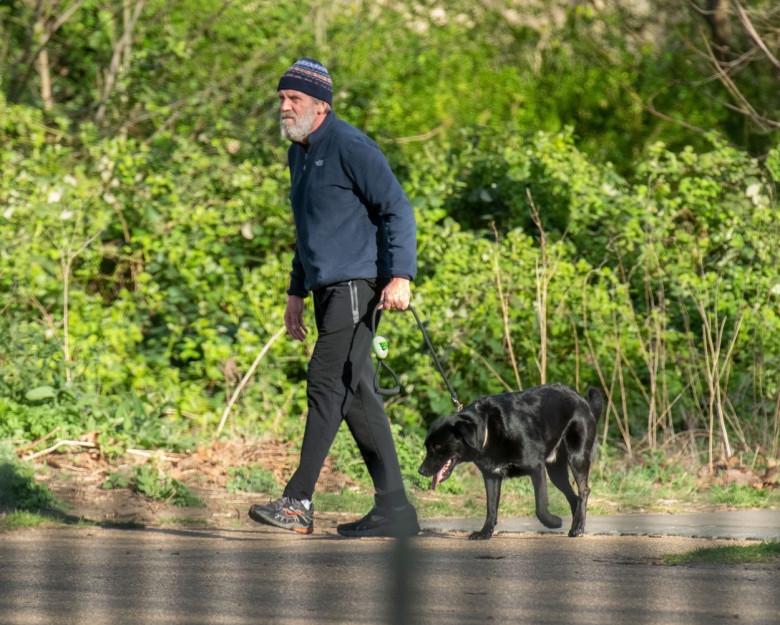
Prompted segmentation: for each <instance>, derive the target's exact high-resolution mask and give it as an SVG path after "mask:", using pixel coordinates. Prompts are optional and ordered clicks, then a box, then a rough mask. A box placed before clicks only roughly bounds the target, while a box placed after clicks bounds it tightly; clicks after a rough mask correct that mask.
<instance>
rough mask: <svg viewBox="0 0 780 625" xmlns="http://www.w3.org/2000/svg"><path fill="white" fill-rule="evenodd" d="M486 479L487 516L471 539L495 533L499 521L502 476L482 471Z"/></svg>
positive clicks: (486, 536) (471, 535)
mask: <svg viewBox="0 0 780 625" xmlns="http://www.w3.org/2000/svg"><path fill="white" fill-rule="evenodd" d="M482 477H483V478H484V480H485V495H486V498H487V516H486V517H485V525H483V526H482V529H481V530H479V531H478V532H473V533H471V534H470V535H469V540H487V539H488V538H490V537H491V536H492V535H493V530H494V529H495V528H496V523H497V521H498V502H499V500H500V499H501V479H502V478H501V476H500V475H494V474H492V473H482Z"/></svg>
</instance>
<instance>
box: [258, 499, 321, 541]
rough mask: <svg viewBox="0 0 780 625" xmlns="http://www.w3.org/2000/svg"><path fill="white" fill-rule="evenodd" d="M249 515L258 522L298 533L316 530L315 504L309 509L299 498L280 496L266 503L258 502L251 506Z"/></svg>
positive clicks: (308, 532)
mask: <svg viewBox="0 0 780 625" xmlns="http://www.w3.org/2000/svg"><path fill="white" fill-rule="evenodd" d="M249 517H250V518H251V519H252V520H253V521H257V522H258V523H265V524H266V525H273V526H274V527H281V528H282V529H285V530H292V531H293V532H297V533H298V534H311V533H312V532H313V531H314V504H310V506H309V508H308V509H307V508H306V506H304V505H303V503H301V502H300V501H298V500H297V499H293V498H292V497H280V498H279V499H277V500H276V501H271V502H270V503H267V504H265V505H259V504H256V505H254V506H252V507H251V508H249Z"/></svg>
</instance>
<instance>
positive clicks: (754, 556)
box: [663, 542, 780, 565]
mask: <svg viewBox="0 0 780 625" xmlns="http://www.w3.org/2000/svg"><path fill="white" fill-rule="evenodd" d="M663 561H664V564H670V565H681V564H757V563H766V562H778V561H780V542H762V543H758V544H755V545H745V546H742V545H727V546H725V547H704V548H701V549H694V550H693V551H688V552H686V553H679V554H672V555H668V556H666V557H665V558H664V560H663Z"/></svg>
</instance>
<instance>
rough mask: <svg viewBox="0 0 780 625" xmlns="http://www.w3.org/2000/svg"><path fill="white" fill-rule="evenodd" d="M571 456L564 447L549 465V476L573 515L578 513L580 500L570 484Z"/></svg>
mask: <svg viewBox="0 0 780 625" xmlns="http://www.w3.org/2000/svg"><path fill="white" fill-rule="evenodd" d="M568 466H569V454H568V453H567V451H566V448H565V447H564V446H561V448H560V449H559V450H558V454H557V456H556V458H555V461H554V462H552V463H550V464H548V465H547V475H549V476H550V481H551V482H552V483H553V484H555V486H557V487H558V490H560V491H561V492H562V493H563V494H564V496H565V497H566V501H568V502H569V507H570V508H571V515H572V517H574V514H575V513H576V512H577V505H578V504H579V502H580V498H579V497H577V495H576V494H575V493H574V489H573V488H572V487H571V482H569V469H568Z"/></svg>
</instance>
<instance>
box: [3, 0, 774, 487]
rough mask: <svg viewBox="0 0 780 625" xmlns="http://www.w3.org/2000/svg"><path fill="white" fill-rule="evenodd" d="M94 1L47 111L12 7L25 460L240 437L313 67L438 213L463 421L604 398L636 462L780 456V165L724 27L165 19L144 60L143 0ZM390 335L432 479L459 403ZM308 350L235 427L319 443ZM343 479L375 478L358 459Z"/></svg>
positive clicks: (458, 7)
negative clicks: (668, 454)
mask: <svg viewBox="0 0 780 625" xmlns="http://www.w3.org/2000/svg"><path fill="white" fill-rule="evenodd" d="M66 4H68V6H70V7H72V8H74V9H75V11H74V12H73V13H72V14H70V15H69V17H68V19H67V20H65V22H64V23H62V24H60V28H59V30H58V31H57V32H56V33H52V37H51V39H50V40H49V41H48V42H47V44H46V49H47V52H48V56H49V62H50V77H51V78H52V83H53V84H52V86H53V89H52V93H51V102H48V101H44V94H43V90H42V89H41V87H42V84H41V75H42V69H41V68H40V66H39V65H37V64H35V63H31V62H30V59H32V58H34V55H32V56H31V54H32V53H33V52H36V50H37V46H38V45H40V44H39V42H36V40H35V39H36V37H35V36H32V37H31V33H32V34H34V33H35V32H36V30H35V23H34V22H35V19H36V14H35V12H34V11H33V9H32V8H31V6H30V5H28V4H25V3H18V2H17V3H10V4H9V3H6V5H4V6H3V7H0V35H2V39H3V41H7V42H8V45H7V46H5V47H2V49H0V170H2V172H3V176H2V178H0V311H1V312H2V314H1V315H0V345H2V349H0V438H8V439H12V440H15V441H22V440H34V439H36V438H39V437H42V436H46V435H48V434H50V433H52V432H56V433H57V434H58V435H59V436H63V437H66V436H67V437H77V436H79V435H81V434H83V433H85V432H97V433H98V437H99V439H98V440H99V442H100V444H101V449H102V450H103V451H104V453H107V454H109V455H117V454H119V453H121V451H122V450H123V449H125V448H127V447H129V446H131V445H138V446H143V447H154V446H165V447H168V448H173V449H181V450H183V449H187V448H191V447H192V446H194V443H195V442H196V441H197V440H199V439H202V438H203V437H204V436H210V435H211V434H212V433H213V431H214V429H215V427H216V424H217V423H218V420H219V417H220V415H221V413H222V410H223V409H224V406H225V403H226V401H227V399H228V398H229V397H230V394H231V393H232V391H233V390H234V389H235V387H236V384H237V383H238V380H239V379H240V376H241V375H242V374H243V373H245V372H246V371H247V370H248V368H249V366H250V365H251V363H252V361H253V360H254V358H255V357H256V355H257V353H258V351H259V350H260V349H261V348H262V346H263V345H264V344H265V343H266V341H268V339H269V338H270V337H271V336H273V334H274V333H275V332H276V330H277V329H278V328H279V327H280V326H281V324H282V319H283V311H284V290H285V287H286V284H287V280H288V278H287V276H288V272H289V265H290V257H291V254H292V250H293V246H294V238H295V237H294V228H293V225H292V220H291V217H290V211H289V201H288V197H287V195H288V189H289V181H288V174H287V171H286V163H285V158H284V148H285V146H284V144H283V143H282V142H281V141H279V140H278V139H277V137H278V127H277V126H278V123H277V119H276V111H275V106H276V105H275V87H276V81H277V80H278V77H279V75H280V74H281V72H282V71H283V70H284V69H285V68H286V67H287V66H288V65H289V64H290V63H291V62H292V61H293V60H294V59H295V58H297V57H299V56H302V55H311V56H315V57H318V58H320V59H322V60H323V61H324V62H325V63H326V64H327V65H328V67H329V68H330V70H331V72H332V74H333V76H334V81H335V100H334V102H335V106H336V111H337V112H338V114H339V115H341V116H342V117H344V118H345V119H346V120H348V121H350V122H352V123H355V124H356V125H358V126H360V127H361V128H363V129H365V130H366V131H367V132H369V134H371V135H372V136H373V137H375V138H376V139H377V140H378V142H379V143H380V145H381V146H382V147H383V149H384V150H385V151H386V152H387V154H388V156H389V159H390V161H391V164H392V166H393V168H394V170H395V171H396V172H397V174H398V176H399V178H400V179H401V182H402V184H403V185H404V188H405V189H406V191H407V194H408V196H409V197H410V199H411V201H412V203H413V205H414V207H415V212H416V217H417V223H418V243H419V245H418V248H419V272H418V276H417V279H416V281H415V285H414V303H415V305H416V307H417V309H418V310H419V311H420V312H421V314H422V315H423V317H424V318H425V321H426V323H427V326H428V330H429V331H430V334H431V337H432V340H433V342H434V345H435V346H436V348H437V351H438V352H439V355H440V357H441V359H442V362H443V363H444V366H445V368H446V370H447V374H448V376H449V377H450V379H451V381H452V383H453V384H454V386H455V388H456V389H457V391H458V395H459V396H460V398H461V399H463V400H467V401H468V400H471V399H473V398H476V397H478V396H480V395H484V394H488V393H495V392H499V391H502V390H506V389H510V388H511V389H514V388H520V387H523V388H525V387H528V386H530V385H533V384H537V383H539V382H540V381H542V380H555V381H563V382H567V383H569V384H572V385H574V386H576V387H577V388H579V389H580V390H584V389H585V388H586V387H587V386H588V385H591V384H592V385H596V386H599V387H601V388H602V389H603V390H605V391H606V392H607V394H608V395H609V399H610V402H608V407H607V411H606V413H605V415H604V417H603V418H604V421H603V422H602V425H603V427H604V435H605V437H606V441H607V442H608V443H609V444H610V445H614V446H620V447H621V448H622V449H623V450H625V451H629V450H630V449H631V446H632V444H636V442H637V441H640V440H643V439H644V440H645V441H646V442H647V444H648V446H649V447H650V448H651V449H652V448H655V446H656V445H657V442H658V440H657V439H665V438H668V439H670V440H673V439H674V438H675V437H676V436H677V435H678V434H679V433H680V432H681V431H683V430H686V431H690V432H692V433H698V432H700V431H704V432H706V434H707V435H708V436H709V437H710V438H711V439H712V451H711V452H710V450H709V449H708V447H709V446H710V445H709V444H710V440H706V441H705V440H702V439H699V440H698V442H697V444H698V445H699V451H703V450H705V449H706V453H708V454H709V453H712V454H717V453H719V449H720V448H723V447H724V445H725V440H724V438H725V437H724V435H723V433H724V432H725V433H726V434H727V435H728V436H729V437H730V438H731V442H732V444H733V446H735V447H738V448H739V449H742V450H744V449H756V447H758V448H760V449H761V450H763V451H765V452H766V453H767V454H769V455H772V454H774V455H775V456H776V455H777V454H778V453H779V452H780V441H779V440H778V435H779V432H778V425H777V423H778V421H777V419H778V417H777V411H776V398H777V394H778V392H779V391H780V377H778V371H780V366H779V365H780V315H779V314H778V306H777V304H778V301H777V299H778V297H780V274H778V267H779V266H780V263H778V262H777V261H778V258H777V251H776V244H775V241H777V239H778V234H780V233H779V232H778V230H777V229H778V223H780V220H778V217H779V216H780V215H778V212H779V211H780V206H779V205H778V196H777V184H778V182H780V143H779V142H778V134H777V131H776V130H772V126H771V125H769V126H767V125H764V126H761V124H760V123H759V124H757V123H754V122H749V121H747V120H746V118H745V116H744V115H742V114H740V113H738V112H735V111H734V110H732V109H733V107H731V108H730V107H728V106H724V103H723V98H724V92H723V87H722V85H720V84H719V83H718V82H717V81H712V80H702V77H708V76H709V75H710V74H711V72H712V69H711V68H710V67H709V66H708V65H707V61H706V59H704V60H702V58H704V57H702V58H700V56H701V55H696V54H695V53H692V52H691V50H690V42H691V41H692V39H693V35H694V34H696V36H697V37H698V30H699V27H700V26H701V19H702V18H701V16H700V15H698V14H697V13H696V12H694V11H691V12H689V13H686V12H683V11H680V10H679V6H678V5H677V4H676V3H671V2H661V3H659V4H658V6H657V7H656V8H655V9H654V10H653V11H647V10H644V9H641V8H640V7H633V6H632V7H628V6H627V5H626V6H624V5H623V4H619V5H614V6H613V5H609V6H605V7H603V8H597V7H593V6H589V5H583V4H581V3H579V4H571V3H569V4H567V3H555V2H548V3H541V4H540V5H538V6H537V5H533V6H530V5H528V6H526V4H524V3H521V2H510V3H507V5H506V7H503V8H502V9H500V10H499V9H498V8H497V7H498V4H500V3H498V4H497V3H474V2H470V1H468V0H453V1H452V2H448V3H444V4H442V3H437V2H433V0H431V1H428V0H425V1H423V2H405V1H403V2H393V3H385V2H380V3H372V2H361V1H352V0H350V1H347V2H338V3H330V4H322V3H314V2H309V1H308V0H305V1H304V2H302V3H297V4H295V5H288V4H285V3H281V4H280V3H259V4H258V3H224V2H221V1H220V0H198V1H197V2H190V3H170V2H162V1H161V0H154V1H149V2H147V3H145V5H144V12H143V13H142V15H141V16H140V17H139V20H138V22H137V23H136V24H135V27H134V30H133V32H132V37H131V39H132V42H133V45H132V47H131V48H128V49H126V50H119V49H118V48H117V47H116V46H117V45H119V42H121V41H123V40H124V38H123V37H122V36H121V35H122V33H124V31H125V28H127V27H128V24H127V22H126V21H125V20H126V17H125V15H124V12H123V11H122V10H120V9H119V7H118V5H115V4H114V3H112V2H108V3H105V2H96V1H94V0H86V1H85V2H82V3H80V4H78V6H76V5H75V4H69V3H66ZM629 4H630V3H629ZM494 5H495V7H496V8H494ZM53 6H54V5H52V4H51V3H48V4H47V3H44V5H42V6H41V7H40V8H41V10H42V11H44V13H46V11H49V10H50V9H51V7H53ZM64 6H65V5H63V7H62V9H63V11H64V10H65V9H64ZM768 7H769V4H768V3H767V2H765V1H763V0H762V1H761V2H758V3H755V4H754V6H751V7H750V10H751V11H754V12H758V13H753V15H760V12H761V11H763V10H765V9H766V10H768ZM767 14H768V13H767ZM38 17H40V18H41V20H42V25H43V26H47V25H51V24H54V23H56V18H57V17H58V16H57V15H48V14H45V15H39V16H38ZM755 24H756V26H757V27H758V28H763V27H765V26H766V23H765V22H763V21H760V20H758V19H756V20H755ZM302 25H303V26H305V27H304V28H301V26H302ZM293 34H294V36H293ZM746 45H747V42H746V40H745V39H744V37H743V36H742V35H735V41H734V46H735V47H734V50H737V49H740V50H741V49H743V48H744V47H745V46H746ZM118 52H122V54H119V55H118V56H117V57H114V53H118ZM754 56H755V55H754ZM758 56H761V57H762V58H763V56H762V55H758ZM112 58H121V59H122V62H121V63H119V67H118V68H117V67H116V66H114V67H115V69H118V71H117V73H116V75H115V76H114V78H115V80H114V81H113V83H111V84H109V82H110V81H109V79H108V76H109V74H111V67H112V66H111V59H112ZM747 59H749V56H748V55H745V60H746V63H747ZM756 62H757V59H750V64H749V65H750V70H751V71H749V72H745V73H741V74H740V75H739V76H738V75H737V72H735V73H734V76H733V78H734V80H735V81H737V82H738V86H739V88H740V90H741V93H743V95H745V97H746V98H748V100H749V101H750V102H752V103H754V104H755V106H756V107H757V110H760V111H761V112H762V114H765V115H768V116H770V117H772V116H774V117H775V118H776V117H777V115H776V114H777V113H778V110H777V98H776V93H777V88H776V87H777V84H776V82H775V78H774V77H775V75H776V72H774V70H773V68H771V67H768V65H769V64H768V63H765V64H761V65H758V64H756ZM773 72H774V73H773ZM746 75H749V76H750V80H746V79H745V76H746ZM109 87H110V88H109ZM670 120H678V121H679V122H681V123H673V122H671V121H670ZM702 129H706V131H704V130H702ZM756 155H759V157H760V158H756ZM535 210H538V219H535V216H534V211H535ZM493 226H495V230H494V229H493ZM540 226H541V227H542V228H543V231H544V236H542V232H541V231H540ZM543 244H544V245H543ZM499 285H500V287H501V291H502V294H503V299H502V297H501V296H500V295H499ZM542 286H544V287H545V288H546V304H545V303H544V302H540V301H539V297H540V293H541V287H542ZM504 307H506V311H504ZM307 314H308V315H311V310H308V311H307ZM504 315H506V317H504ZM313 325H314V324H313V322H312V321H311V320H309V326H310V327H312V326H313ZM382 332H383V334H385V335H386V336H388V337H390V340H391V344H392V346H393V349H392V356H391V358H392V366H393V368H394V369H395V370H396V371H397V372H399V374H400V376H401V382H402V385H403V387H404V395H403V396H402V397H401V398H398V399H397V400H393V401H392V402H390V403H389V404H388V413H389V416H390V418H391V420H392V422H393V427H394V435H395V438H396V441H397V446H398V448H399V454H400V456H401V460H402V467H403V471H404V477H405V479H406V480H407V482H409V483H410V484H414V485H417V486H421V482H420V477H419V476H418V475H417V473H416V468H417V466H418V464H419V460H420V458H419V456H420V452H421V440H422V436H423V434H424V431H425V428H426V426H427V424H428V423H429V422H430V421H431V420H432V418H433V417H434V416H436V415H438V414H442V413H446V412H448V411H451V410H452V407H451V402H450V399H449V397H448V394H447V392H446V389H445V388H444V386H443V384H442V382H441V380H440V378H439V376H438V373H437V372H436V371H435V369H434V368H433V367H432V365H431V361H430V355H429V354H428V353H427V352H426V351H425V348H424V346H423V343H422V341H421V337H420V336H419V332H418V330H417V328H416V326H415V324H414V323H413V322H412V319H411V317H410V316H409V315H400V314H396V315H387V316H386V317H385V319H384V320H383V325H382ZM716 343H717V345H716ZM310 346H311V345H310V343H309V344H308V345H300V344H297V343H293V342H292V341H286V340H281V341H278V342H277V343H276V344H275V345H274V346H273V348H272V349H271V350H270V353H269V354H268V355H267V356H266V359H265V361H264V363H263V364H262V366H261V367H260V369H259V370H258V371H257V372H256V374H255V377H254V379H253V380H252V382H251V384H250V385H248V386H247V387H246V388H245V389H244V391H243V393H242V395H241V398H240V401H239V402H238V404H237V405H236V406H234V408H233V413H232V414H231V419H230V422H229V424H228V434H237V435H249V436H254V435H259V434H263V433H271V434H273V435H275V436H278V437H281V438H286V439H289V440H292V441H297V440H299V438H300V436H301V433H302V429H303V419H302V415H303V414H304V413H305V408H306V396H305V385H304V384H303V381H304V380H305V371H306V362H307V357H308V353H309V350H310ZM510 346H511V351H510ZM716 354H717V357H718V358H719V359H720V360H718V362H717V364H716V365H713V364H712V362H713V358H714V357H715V355H716ZM716 415H719V417H718V418H721V419H722V420H723V423H722V424H720V423H717V422H716V421H715V417H716ZM721 425H722V427H719V426H721ZM632 441H633V443H632ZM334 458H335V464H336V467H337V468H338V469H339V470H342V471H344V472H346V473H347V474H349V475H350V476H352V477H353V478H354V479H356V480H358V481H361V482H365V481H366V480H367V476H366V474H365V470H364V468H363V463H362V459H361V458H360V457H359V454H358V452H357V451H356V449H355V448H354V445H353V443H352V441H351V440H350V439H349V437H347V436H343V435H342V436H339V437H338V438H337V441H336V446H335V447H334ZM657 461H658V459H655V460H652V462H650V461H648V462H649V466H653V463H654V462H657ZM647 470H648V471H650V470H651V469H649V468H648V469H647ZM245 477H246V478H247V479H252V478H251V476H243V477H241V478H239V477H238V476H236V480H239V479H244V478H245ZM634 477H635V476H633V474H631V472H627V473H626V474H625V475H622V476H615V479H620V480H623V481H622V482H620V483H614V484H612V485H613V486H615V487H622V486H621V484H622V485H623V486H625V485H626V484H629V483H630V482H631V481H632V480H633V479H634ZM680 479H681V480H682V482H681V484H680V487H681V488H688V487H689V485H688V484H686V483H684V479H683V478H682V476H680ZM459 480H460V478H459V477H458V475H457V474H456V475H455V476H453V478H452V479H451V480H449V481H448V482H447V483H446V484H445V485H443V488H445V489H451V490H453V491H462V489H463V488H464V487H463V485H462V484H461V483H460V481H459Z"/></svg>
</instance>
